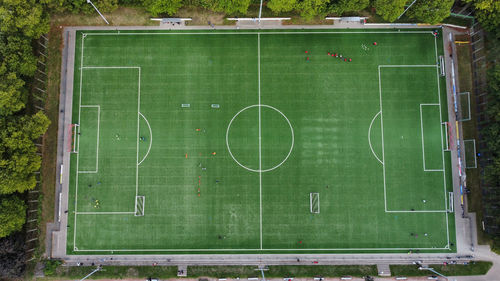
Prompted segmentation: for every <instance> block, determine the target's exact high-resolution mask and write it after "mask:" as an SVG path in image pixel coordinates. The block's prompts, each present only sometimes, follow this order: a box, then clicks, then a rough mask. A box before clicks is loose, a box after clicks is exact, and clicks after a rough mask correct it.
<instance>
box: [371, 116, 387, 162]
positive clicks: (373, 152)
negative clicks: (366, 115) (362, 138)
mask: <svg viewBox="0 0 500 281" xmlns="http://www.w3.org/2000/svg"><path fill="white" fill-rule="evenodd" d="M381 113H382V112H381V111H379V112H378V113H377V114H375V116H374V117H373V119H372V122H370V127H368V144H369V145H370V149H371V151H372V154H373V156H375V158H377V160H378V162H380V164H382V165H384V162H382V160H380V158H378V156H377V154H375V151H373V147H372V141H371V139H370V136H371V132H372V125H373V122H374V121H375V119H377V116H379V115H380V114H381Z"/></svg>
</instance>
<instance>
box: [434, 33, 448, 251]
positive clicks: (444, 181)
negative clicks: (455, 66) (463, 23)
mask: <svg viewBox="0 0 500 281" xmlns="http://www.w3.org/2000/svg"><path fill="white" fill-rule="evenodd" d="M434 51H435V55H436V62H437V61H438V59H439V58H438V51H437V39H436V36H434ZM436 83H437V95H438V101H439V122H440V123H443V114H442V110H441V87H440V85H439V68H437V67H436ZM446 96H448V95H446ZM445 102H446V101H445ZM440 132H441V158H442V160H443V193H444V194H443V197H444V209H445V210H448V200H447V198H446V189H447V188H446V165H445V162H444V149H443V131H442V130H440ZM445 217H446V238H447V240H448V242H447V247H450V230H449V228H450V226H449V224H448V215H447V214H445Z"/></svg>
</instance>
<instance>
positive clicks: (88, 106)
mask: <svg viewBox="0 0 500 281" xmlns="http://www.w3.org/2000/svg"><path fill="white" fill-rule="evenodd" d="M82 107H83V108H97V141H96V157H95V171H78V173H80V174H97V173H98V171H99V136H100V134H101V133H100V125H101V106H100V105H80V109H81V108H82ZM79 122H80V121H79ZM78 138H80V136H78ZM78 145H80V144H79V143H78ZM78 148H80V147H78ZM78 151H80V149H78Z"/></svg>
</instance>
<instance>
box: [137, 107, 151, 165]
mask: <svg viewBox="0 0 500 281" xmlns="http://www.w3.org/2000/svg"><path fill="white" fill-rule="evenodd" d="M139 114H140V115H141V116H142V118H143V119H144V121H146V124H147V125H148V128H149V147H148V151H147V152H146V155H144V158H142V160H141V162H139V163H138V164H137V165H141V163H142V162H144V160H146V158H147V157H148V155H149V151H151V146H152V145H153V131H152V130H151V126H150V125H149V122H148V119H146V117H144V115H143V114H142V113H140V112H139Z"/></svg>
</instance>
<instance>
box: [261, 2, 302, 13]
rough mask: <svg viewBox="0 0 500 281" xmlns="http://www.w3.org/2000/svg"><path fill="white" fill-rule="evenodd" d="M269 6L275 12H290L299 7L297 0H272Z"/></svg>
mask: <svg viewBox="0 0 500 281" xmlns="http://www.w3.org/2000/svg"><path fill="white" fill-rule="evenodd" d="M267 7H268V8H269V9H271V11H273V12H275V13H280V12H289V11H292V10H293V9H295V8H296V7H297V0H271V1H269V2H268V3H267Z"/></svg>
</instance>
